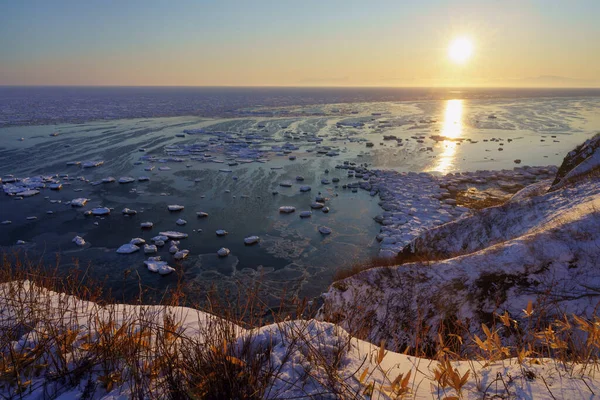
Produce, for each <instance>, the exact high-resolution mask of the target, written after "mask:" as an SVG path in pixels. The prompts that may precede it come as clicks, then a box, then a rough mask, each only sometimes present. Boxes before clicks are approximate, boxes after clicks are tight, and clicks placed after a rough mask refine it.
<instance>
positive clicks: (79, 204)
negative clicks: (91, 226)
mask: <svg viewBox="0 0 600 400" xmlns="http://www.w3.org/2000/svg"><path fill="white" fill-rule="evenodd" d="M88 201H89V199H86V198H83V197H79V198H77V199H73V200H71V206H72V207H83V206H85V203H87V202H88Z"/></svg>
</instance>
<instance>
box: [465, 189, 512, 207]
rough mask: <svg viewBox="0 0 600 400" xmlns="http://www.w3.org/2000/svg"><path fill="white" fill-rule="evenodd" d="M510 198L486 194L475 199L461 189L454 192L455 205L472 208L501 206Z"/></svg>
mask: <svg viewBox="0 0 600 400" xmlns="http://www.w3.org/2000/svg"><path fill="white" fill-rule="evenodd" d="M508 199H510V196H506V197H493V196H488V197H486V198H483V199H476V198H473V197H471V196H469V195H468V192H466V191H462V192H458V193H457V194H456V205H457V206H461V207H467V208H471V209H473V210H482V209H484V208H488V207H496V206H501V205H502V204H504V203H506V201H507V200H508Z"/></svg>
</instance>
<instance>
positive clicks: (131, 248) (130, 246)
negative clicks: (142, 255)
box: [117, 243, 140, 254]
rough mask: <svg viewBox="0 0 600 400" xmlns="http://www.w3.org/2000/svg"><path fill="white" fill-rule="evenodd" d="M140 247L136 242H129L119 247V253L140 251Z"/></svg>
mask: <svg viewBox="0 0 600 400" xmlns="http://www.w3.org/2000/svg"><path fill="white" fill-rule="evenodd" d="M139 250H140V248H139V247H138V246H136V245H135V244H131V243H127V244H124V245H123V246H121V247H119V248H118V249H117V253H119V254H131V253H135V252H136V251H139Z"/></svg>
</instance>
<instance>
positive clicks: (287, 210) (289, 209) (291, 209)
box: [279, 206, 296, 214]
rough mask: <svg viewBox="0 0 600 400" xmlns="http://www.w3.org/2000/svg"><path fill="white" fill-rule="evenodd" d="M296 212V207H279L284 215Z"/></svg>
mask: <svg viewBox="0 0 600 400" xmlns="http://www.w3.org/2000/svg"><path fill="white" fill-rule="evenodd" d="M294 211H296V207H293V206H281V207H279V212H280V213H282V214H290V213H293V212H294Z"/></svg>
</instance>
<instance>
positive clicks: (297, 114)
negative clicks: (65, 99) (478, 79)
mask: <svg viewBox="0 0 600 400" xmlns="http://www.w3.org/2000/svg"><path fill="white" fill-rule="evenodd" d="M344 93H345V95H346V96H349V95H350V94H348V93H349V92H344ZM388 94H389V93H388ZM459 95H460V94H457V96H459ZM81 96H82V100H81V101H83V102H84V103H85V102H86V101H88V100H89V99H87V100H86V98H85V96H84V95H83V94H82V95H81ZM148 96H150V95H148ZM339 96H340V97H341V95H339ZM364 96H365V95H364V94H363V97H364ZM288 97H289V96H288ZM380 97H381V96H380ZM463 97H469V96H463ZM479 97H480V98H463V99H453V98H451V99H447V100H427V99H419V100H406V101H396V100H394V101H370V102H352V103H338V102H335V103H334V102H330V103H327V104H325V103H324V102H321V104H315V105H302V102H296V103H293V101H292V100H293V98H292V97H290V98H286V97H285V96H283V95H281V96H280V99H279V102H278V103H277V104H268V102H267V101H265V102H262V103H260V104H261V106H256V104H258V103H259V102H258V101H256V102H255V103H254V104H249V102H250V100H248V99H246V100H244V101H241V100H240V103H239V104H238V103H235V102H234V103H232V104H229V109H230V110H231V111H229V113H230V114H231V116H229V117H224V116H222V115H221V116H214V117H208V116H204V117H197V116H178V117H168V118H167V117H164V118H155V117H151V118H144V119H140V118H138V119H115V120H110V121H105V120H103V121H89V122H83V123H75V124H74V123H66V124H65V123H63V124H54V125H31V126H10V127H5V128H2V129H0V177H2V179H3V181H4V183H5V184H6V185H17V186H18V185H26V184H29V185H33V184H37V183H38V182H40V180H39V179H37V180H36V179H33V180H25V178H27V177H36V176H40V175H42V176H45V178H43V179H42V180H41V181H42V182H43V185H45V187H34V188H28V190H39V191H40V193H39V194H35V195H31V197H23V199H19V198H20V196H19V195H18V193H17V195H13V196H8V195H7V196H0V220H1V221H5V220H10V221H12V223H11V224H5V225H4V224H3V225H0V245H1V246H3V248H4V249H7V250H12V249H15V248H20V249H24V250H26V251H28V252H29V253H34V254H40V255H44V256H45V257H46V258H47V259H53V257H54V254H55V253H57V252H58V253H60V254H61V257H62V261H63V263H70V262H71V261H72V260H73V259H79V260H80V263H87V262H89V263H91V265H92V269H91V273H92V274H95V275H96V276H98V277H106V279H107V283H108V284H109V285H111V287H113V288H114V290H115V291H117V292H119V291H120V292H122V293H123V294H124V295H127V294H128V293H132V292H133V291H134V290H135V289H137V287H138V282H137V274H131V272H132V271H133V270H136V271H137V272H138V273H139V275H140V276H141V278H142V281H143V284H144V285H145V286H147V287H149V288H154V289H157V290H158V292H157V293H160V292H161V291H163V290H164V289H165V288H166V287H168V286H169V285H174V284H175V283H176V282H177V279H178V277H183V278H184V279H186V281H188V282H190V283H192V284H195V285H198V287H199V288H200V289H199V290H198V291H197V292H196V293H195V294H196V295H197V296H198V297H202V294H203V291H202V290H203V289H204V288H207V287H209V286H210V285H212V284H216V285H217V286H218V287H220V288H222V289H229V288H234V287H235V285H237V284H239V283H243V284H247V283H248V282H253V281H256V280H258V281H260V282H261V285H262V288H263V289H262V292H263V294H264V295H265V296H266V297H270V298H273V299H274V298H276V297H277V296H278V295H279V294H280V293H281V292H282V291H284V290H285V291H287V292H288V293H290V292H291V293H295V294H298V295H300V296H308V297H313V296H317V295H318V294H320V293H321V292H322V291H324V290H325V289H326V288H327V286H328V285H329V283H330V282H331V278H332V276H333V274H334V272H335V271H336V270H337V269H339V268H344V267H348V266H350V265H352V264H355V263H361V262H365V261H367V260H369V259H370V258H372V257H375V256H377V255H378V254H379V250H380V243H378V242H377V240H376V239H375V237H376V236H377V235H378V233H379V232H380V229H381V227H380V225H379V224H378V223H377V222H376V221H374V220H373V218H374V217H376V216H378V215H380V214H381V213H382V209H381V208H380V206H379V205H378V203H379V201H380V198H379V196H378V192H372V191H371V192H370V191H369V190H361V189H359V190H356V189H352V187H349V188H346V189H344V185H346V186H348V185H351V186H352V185H355V186H360V185H359V184H360V183H361V182H365V183H366V180H364V179H363V178H362V177H359V176H356V175H354V174H350V173H348V171H347V170H346V169H339V168H336V166H340V165H344V163H347V164H346V165H349V164H350V165H351V164H352V163H355V164H356V165H357V166H359V165H365V164H366V165H368V169H369V170H371V171H372V170H374V169H385V170H395V171H398V172H429V173H431V174H432V175H433V176H442V175H444V174H446V173H455V172H464V171H477V170H497V169H512V168H513V167H515V166H517V165H519V166H524V165H556V164H560V162H561V161H562V158H563V157H564V155H565V154H566V153H567V152H568V151H569V150H571V149H572V148H573V147H574V146H575V145H576V144H579V143H581V142H582V141H583V140H585V139H586V138H588V137H589V136H590V135H591V134H593V133H594V132H597V131H598V130H600V120H599V118H598V116H597V113H596V110H597V109H598V106H599V105H600V98H599V97H593V96H582V95H581V94H580V95H579V96H576V95H573V94H571V96H566V95H563V96H560V97H540V96H537V97H535V98H523V97H519V96H513V97H510V98H508V97H502V98H499V97H498V98H488V97H486V98H482V97H483V96H479ZM333 100H335V101H342V100H346V101H351V100H348V99H344V98H339V99H338V98H335V99H333ZM354 100H362V101H364V100H370V99H369V98H367V99H365V98H355V99H354ZM400 100H402V99H400ZM22 101H24V102H27V101H31V99H30V98H29V97H27V96H24V97H23V98H22ZM47 101H50V100H47ZM89 101H92V100H89ZM136 101H139V102H142V103H144V101H145V100H144V99H143V98H142V99H140V98H138V99H137V100H136ZM162 101H167V100H165V99H163V100H162ZM305 101H308V100H306V99H305ZM290 103H292V104H296V105H290ZM11 104H12V103H11ZM85 104H87V103H85ZM127 104H128V103H125V106H123V109H127ZM144 104H146V105H147V104H148V102H147V99H146V103H144ZM265 104H267V105H265ZM297 104H300V105H297ZM213 106H214V105H213ZM2 107H4V109H3V110H4V111H3V113H4V114H1V115H6V107H9V108H10V107H13V106H10V105H9V106H6V105H4V104H3V106H2ZM73 107H75V106H73ZM148 107H149V106H148ZM207 107H209V106H207ZM211 107H212V106H211ZM236 107H237V108H236ZM73 109H74V108H68V109H67V110H66V113H65V114H62V115H63V118H66V119H67V120H69V119H70V117H69V116H68V115H69V113H70V112H71V111H72V110H73ZM89 109H91V107H90V108H89ZM89 109H88V107H87V106H86V107H83V108H82V110H84V111H81V113H82V115H83V114H86V113H87V112H89ZM36 112H38V111H33V110H31V113H33V114H35V113H36ZM166 114H167V115H169V113H168V112H166ZM207 114H208V113H207ZM11 115H12V114H11ZM55 115H61V114H55ZM65 115H66V116H65ZM114 115H115V116H121V117H123V116H130V115H129V114H125V115H121V114H118V113H117V114H114ZM107 116H109V117H110V115H107ZM88 117H89V118H93V116H89V115H88ZM88 117H85V118H83V117H82V119H86V118H88ZM24 118H25V117H24ZM3 119H4V120H5V121H6V117H3ZM25 120H26V118H25V119H23V121H25ZM41 120H44V119H43V118H42V119H40V118H38V117H35V118H33V119H31V118H30V119H29V120H27V121H30V122H31V121H41ZM44 121H45V120H44ZM500 149H502V150H500ZM515 160H519V164H515ZM9 175H13V176H14V178H19V179H20V182H19V181H17V182H14V183H10V181H11V180H13V179H14V178H11V177H10V176H9ZM382 176H384V178H381V177H380V178H379V179H378V187H380V188H381V187H382V185H384V186H385V175H382ZM407 176H408V175H407ZM111 177H112V178H114V179H110V178H111ZM129 177H130V178H133V181H131V182H129V181H130V179H122V178H129ZM298 177H302V178H303V179H298ZM140 178H142V179H140ZM367 179H368V178H367ZM394 179H395V180H394V182H393V185H394V190H402V189H403V184H402V181H401V180H400V181H398V178H397V177H396V178H394ZM402 179H404V178H402ZM406 179H412V178H410V176H408V177H407V178H406ZM419 179H422V178H419ZM44 180H45V181H44ZM120 181H121V182H129V183H119V182H120ZM286 182H289V184H287V183H286ZM415 182H417V181H415V180H413V181H412V183H411V185H406V187H407V188H410V190H411V191H413V192H414V191H415V190H418V185H417V184H415ZM282 183H284V185H281V184H282ZM60 185H62V186H61V188H60V190H52V189H51V188H54V189H57V188H58V187H59V186H60ZM301 186H310V188H311V190H310V191H305V192H301V191H300V187H301ZM362 186H363V188H364V187H365V185H362ZM7 187H9V188H12V190H13V192H14V190H20V189H18V187H17V189H15V188H14V187H13V186H7ZM436 187H437V186H436ZM415 188H417V189H415ZM434 189H435V190H438V189H437V188H434ZM5 190H6V187H5ZM432 190H433V189H432ZM435 190H434V191H435ZM30 193H32V192H27V194H30ZM432 193H433V192H432ZM412 194H413V196H417V197H418V196H419V194H418V193H412ZM390 195H392V196H393V195H394V194H393V193H392V194H390V193H386V196H390ZM317 197H321V198H324V200H325V205H326V206H327V207H328V208H329V209H330V211H329V212H328V213H324V212H322V211H321V210H320V209H313V210H312V211H313V212H312V216H311V217H310V218H300V213H301V212H302V211H308V210H311V207H310V206H311V203H313V202H315V200H320V199H317ZM401 198H407V197H406V196H403V197H402V196H401V197H398V199H401ZM74 199H89V200H88V201H87V203H86V204H85V205H83V207H80V208H79V207H72V206H71V205H70V204H69V202H70V201H72V200H74ZM398 201H400V200H398ZM398 201H396V202H395V204H400V207H402V204H403V203H398ZM410 201H411V202H413V200H410ZM409 204H410V203H407V208H410V207H408V205H409ZM169 205H183V206H184V209H183V210H181V211H176V212H172V211H169V210H168V208H167V206H169ZM281 206H292V207H295V209H296V211H295V212H292V213H289V214H285V213H280V212H279V207H281ZM97 207H109V208H110V209H111V212H110V214H109V215H104V216H86V215H85V212H86V211H88V210H92V209H94V208H97ZM125 208H129V209H132V210H136V211H137V213H136V214H131V215H123V213H122V212H121V210H123V209H125ZM423 209H424V210H425V211H424V212H427V210H428V209H429V208H427V207H425V208H423ZM419 210H421V209H419ZM49 211H51V212H52V213H48V212H49ZM439 211H440V210H438V209H436V210H432V212H436V213H438V214H439ZM443 211H444V213H443V215H442V216H443V217H446V216H447V217H448V218H451V217H455V216H457V215H459V214H460V212H459V209H458V208H456V209H455V208H454V206H453V205H451V204H450V202H446V203H445V204H444V210H443ZM446 211H448V212H446ZM198 212H205V213H207V214H208V217H203V218H199V217H198V216H197V213H198ZM419 212H421V211H419ZM28 217H30V218H29V219H28ZM32 217H37V219H33V218H32ZM412 217H413V216H411V218H412ZM423 217H424V216H423V215H417V216H416V219H415V218H413V219H411V220H410V221H409V223H410V226H411V232H413V231H414V232H416V233H418V229H419V226H421V225H420V222H419V221H420V219H425V218H423ZM425 217H426V215H425ZM179 219H182V220H185V221H187V223H186V224H185V225H178V224H177V221H178V220H179ZM436 220H439V221H440V223H441V222H443V220H444V218H438V219H436ZM142 222H152V223H153V225H152V228H151V229H141V227H140V224H141V223H142ZM320 226H327V227H329V228H330V229H331V231H332V233H331V234H330V235H322V234H321V233H319V230H318V228H319V227H320ZM407 226H408V225H407ZM423 226H425V225H424V224H423ZM415 227H416V228H415ZM220 229H223V230H226V231H227V232H228V234H227V235H225V236H217V235H216V234H215V232H216V231H217V230H220ZM398 229H400V228H398ZM163 231H181V232H184V233H187V234H188V235H189V236H188V237H187V238H185V239H182V240H181V243H180V244H179V249H181V250H183V249H187V250H189V251H190V255H189V256H188V257H187V258H186V259H185V260H182V261H181V262H177V261H175V260H174V259H173V258H172V255H171V254H169V252H168V250H169V247H170V244H169V243H168V242H167V243H166V244H165V246H164V247H159V249H158V255H160V256H162V257H163V259H164V260H165V261H168V262H169V265H171V266H173V267H175V269H176V271H177V273H176V274H171V275H168V276H159V275H158V274H152V273H150V272H149V271H147V269H146V268H145V266H144V263H143V261H144V260H145V259H146V256H145V255H144V253H143V251H140V252H136V253H133V254H130V255H123V254H117V253H116V249H117V248H119V247H120V246H121V245H123V244H126V243H129V241H130V240H131V239H132V238H137V237H140V238H143V239H145V240H146V241H147V242H151V238H153V237H154V236H156V235H158V233H159V232H163ZM398 232H400V230H399V231H398ZM253 235H256V236H258V237H259V238H260V240H259V242H258V243H257V244H255V245H253V246H247V245H245V244H244V238H246V237H249V236H253ZM75 236H80V237H82V238H83V239H84V240H85V242H86V244H85V245H84V246H82V247H79V246H77V245H76V244H75V243H72V240H73V238H74V237H75ZM397 236H400V233H398V234H397ZM18 240H23V241H25V244H20V245H18V246H17V245H15V244H16V243H17V241H18ZM388 244H389V243H388ZM394 246H396V247H398V246H400V242H398V243H396V244H394ZM222 247H226V248H228V249H229V250H230V251H231V253H230V255H229V256H227V257H218V256H217V254H216V252H217V250H219V249H220V248H222ZM124 277H126V278H124Z"/></svg>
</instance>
